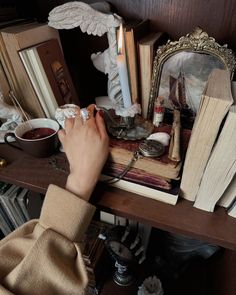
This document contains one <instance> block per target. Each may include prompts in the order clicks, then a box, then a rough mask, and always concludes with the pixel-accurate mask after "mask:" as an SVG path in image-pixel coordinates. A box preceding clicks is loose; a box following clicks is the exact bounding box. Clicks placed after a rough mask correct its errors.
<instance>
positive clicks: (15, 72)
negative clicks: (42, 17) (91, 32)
mask: <svg viewBox="0 0 236 295" xmlns="http://www.w3.org/2000/svg"><path fill="white" fill-rule="evenodd" d="M0 36H1V43H2V45H3V48H4V50H3V53H4V58H5V64H6V66H7V67H8V68H9V72H10V74H11V77H12V78H13V79H12V83H13V84H14V88H13V90H15V92H16V93H15V95H16V96H17V98H18V100H19V102H20V103H21V106H22V107H23V108H24V110H25V111H27V112H28V113H29V114H30V115H32V116H34V117H44V116H45V113H44V111H43V108H42V106H41V104H40V102H39V99H38V97H37V95H36V93H35V91H34V89H33V86H32V84H31V81H30V79H29V77H28V75H27V72H26V70H25V68H24V65H23V63H22V61H21V59H20V56H19V54H18V51H19V50H22V49H25V48H27V47H30V46H33V45H36V44H38V43H41V42H44V41H46V40H49V39H52V38H55V39H58V40H60V38H59V33H58V31H57V30H56V29H54V28H51V27H49V26H48V25H47V24H46V23H38V22H31V23H24V24H18V25H15V26H10V27H7V28H3V29H1V31H0Z"/></svg>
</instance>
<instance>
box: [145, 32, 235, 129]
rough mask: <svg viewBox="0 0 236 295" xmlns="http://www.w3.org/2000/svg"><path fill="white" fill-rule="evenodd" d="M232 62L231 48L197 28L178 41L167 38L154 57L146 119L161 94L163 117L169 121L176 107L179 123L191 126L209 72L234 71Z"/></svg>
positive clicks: (186, 126)
mask: <svg viewBox="0 0 236 295" xmlns="http://www.w3.org/2000/svg"><path fill="white" fill-rule="evenodd" d="M235 64H236V62H235V57H234V55H233V53H232V51H231V50H230V49H228V48H227V46H220V45H219V44H218V43H216V42H215V39H214V38H211V37H208V35H207V33H205V32H203V31H202V30H201V29H200V28H196V29H195V31H194V32H193V33H191V34H188V35H186V36H185V37H181V38H180V39H179V41H175V42H171V41H168V42H167V44H166V45H164V46H161V47H160V48H159V49H158V50H157V54H156V57H155V61H154V67H153V80H152V88H151V93H150V99H149V108H148V119H149V120H152V117H153V109H154V104H155V100H156V98H157V97H163V98H164V106H165V119H167V121H168V118H169V120H171V118H172V113H173V110H174V109H178V110H180V112H181V123H182V126H183V127H184V128H189V129H191V128H192V125H193V122H194V118H195V116H196V113H197V110H198V106H199V103H200V99H201V94H202V92H203V90H204V87H205V85H206V82H207V79H208V76H209V74H210V73H211V71H212V70H213V69H215V68H218V69H228V70H229V71H230V72H231V74H233V71H234V68H235Z"/></svg>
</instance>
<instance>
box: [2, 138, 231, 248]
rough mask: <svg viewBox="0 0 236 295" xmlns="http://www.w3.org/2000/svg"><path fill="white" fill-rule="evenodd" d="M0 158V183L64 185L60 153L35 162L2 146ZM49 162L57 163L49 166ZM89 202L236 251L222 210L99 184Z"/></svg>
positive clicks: (42, 187)
mask: <svg viewBox="0 0 236 295" xmlns="http://www.w3.org/2000/svg"><path fill="white" fill-rule="evenodd" d="M0 156H1V157H4V158H5V159H7V160H8V162H9V164H8V165H7V166H6V167H4V168H2V169H0V180H2V181H6V182H9V183H13V184H17V185H20V186H22V187H26V188H28V189H30V190H32V191H35V192H38V193H43V194H45V193H46V191H47V187H48V185H49V184H50V183H53V184H56V185H59V186H62V187H63V186H64V185H65V182H66V178H67V175H68V165H67V160H66V158H65V155H64V154H63V153H58V154H57V155H56V156H53V157H50V158H43V159H36V158H32V157H30V156H28V155H26V154H24V153H22V152H20V151H18V150H17V151H16V150H15V149H13V148H10V147H8V146H7V147H6V146H5V144H2V145H0ZM51 161H56V162H57V164H56V165H55V164H51ZM55 166H56V167H55ZM91 202H92V203H93V204H95V205H96V206H97V207H98V208H99V209H102V210H104V211H107V212H110V213H113V214H116V215H120V216H124V217H128V218H130V219H135V220H138V221H140V222H143V223H147V224H149V225H151V226H154V227H157V228H159V229H163V230H167V231H170V232H175V233H179V234H184V235H187V236H190V237H193V238H197V239H200V240H203V241H205V242H209V243H213V244H216V245H219V246H222V247H224V248H227V249H231V250H236V219H234V218H232V217H230V216H228V215H227V213H226V212H225V210H224V209H223V208H217V209H216V211H215V212H214V213H209V212H204V211H201V210H199V209H196V208H194V207H193V203H192V202H189V201H186V200H183V199H179V201H178V203H177V205H175V206H173V205H169V204H165V203H162V202H159V201H155V200H152V199H147V198H145V197H142V196H140V195H136V194H133V193H129V192H127V191H123V190H120V189H117V188H113V187H109V186H108V185H105V184H103V183H99V184H98V185H97V187H96V189H95V191H94V194H93V196H92V199H91Z"/></svg>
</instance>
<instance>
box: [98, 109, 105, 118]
mask: <svg viewBox="0 0 236 295" xmlns="http://www.w3.org/2000/svg"><path fill="white" fill-rule="evenodd" d="M98 113H99V115H100V116H101V117H102V118H103V117H104V112H103V110H99V111H98Z"/></svg>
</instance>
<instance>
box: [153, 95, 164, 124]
mask: <svg viewBox="0 0 236 295" xmlns="http://www.w3.org/2000/svg"><path fill="white" fill-rule="evenodd" d="M164 112H165V107H164V97H162V96H158V97H157V99H156V101H155V105H154V112H153V125H155V126H156V127H158V126H160V124H161V123H162V122H163V118H164Z"/></svg>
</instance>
